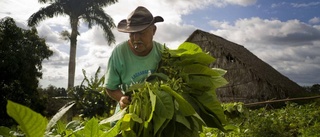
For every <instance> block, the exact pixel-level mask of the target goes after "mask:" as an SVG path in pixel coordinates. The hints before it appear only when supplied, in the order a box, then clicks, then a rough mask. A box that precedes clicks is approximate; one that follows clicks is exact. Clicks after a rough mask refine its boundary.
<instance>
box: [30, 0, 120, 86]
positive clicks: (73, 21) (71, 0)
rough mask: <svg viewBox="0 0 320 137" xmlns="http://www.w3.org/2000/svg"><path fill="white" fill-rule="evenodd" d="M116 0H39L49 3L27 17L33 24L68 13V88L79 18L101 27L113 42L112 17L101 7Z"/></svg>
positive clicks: (107, 37) (90, 25) (73, 60)
mask: <svg viewBox="0 0 320 137" xmlns="http://www.w3.org/2000/svg"><path fill="white" fill-rule="evenodd" d="M116 2H117V0H39V3H45V4H47V3H49V4H50V5H49V6H47V7H45V8H41V9H40V10H39V11H37V12H36V13H34V14H32V15H31V16H30V18H29V19H28V25H29V26H35V25H37V24H38V23H39V22H40V21H42V20H45V19H46V18H52V17H54V16H58V15H68V16H69V18H70V26H71V35H70V57H69V72H68V89H70V88H72V87H73V86H74V77H75V68H76V49H77V36H78V35H80V34H79V32H78V26H79V20H80V19H83V20H84V21H85V22H87V23H88V28H91V27H92V25H95V24H96V25H98V26H99V27H102V29H103V31H104V34H105V38H106V39H107V41H108V44H109V45H110V44H111V43H114V42H115V38H114V35H113V33H112V31H111V29H112V28H114V27H115V24H114V22H113V19H112V18H111V17H110V16H109V15H108V14H106V13H105V12H104V11H103V9H102V7H104V6H108V5H111V4H114V3H116Z"/></svg>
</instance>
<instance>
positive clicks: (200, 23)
mask: <svg viewBox="0 0 320 137" xmlns="http://www.w3.org/2000/svg"><path fill="white" fill-rule="evenodd" d="M46 6H47V5H45V4H39V3H38V1H37V0H22V1H17V0H0V18H1V19H2V18H4V17H11V18H13V19H14V20H15V21H16V23H17V25H18V26H19V27H22V28H25V29H28V27H27V19H28V18H29V17H30V16H31V15H32V14H33V13H35V12H37V11H38V10H39V9H40V8H41V7H46ZM137 6H144V7H146V8H148V9H149V10H150V12H151V13H152V14H153V15H154V16H162V17H163V18H164V22H161V23H157V24H156V25H157V32H156V34H155V36H154V40H156V41H158V42H160V43H163V44H165V45H166V46H168V47H169V48H171V49H176V48H177V47H178V46H179V45H180V44H181V43H183V42H184V41H185V40H186V39H187V38H188V37H189V36H190V35H191V34H192V33H193V32H194V31H195V30H197V29H200V30H203V31H206V32H210V33H212V34H214V35H217V36H220V37H222V38H224V39H226V40H229V41H232V42H234V43H237V44H239V45H242V46H244V47H245V48H247V49H248V50H249V51H250V52H252V53H253V54H255V55H256V56H257V57H259V58H260V59H261V60H263V61H264V62H266V63H268V64H269V65H270V66H272V67H273V68H275V69H276V70H277V71H279V72H280V73H281V74H283V75H284V76H286V77H288V78H289V79H291V80H292V81H294V82H296V83H297V84H299V85H300V86H312V85H314V84H319V83H320V73H319V70H320V14H319V11H320V1H319V0H118V2H117V3H116V4H113V5H110V6H108V7H105V8H104V10H105V12H106V13H107V14H109V15H110V16H111V17H112V18H113V20H114V23H115V24H118V22H119V21H120V20H122V19H126V18H127V16H128V15H129V13H130V12H131V11H133V10H134V9H135V8H136V7H137ZM68 19H69V18H68V17H67V16H57V17H54V18H48V19H47V20H45V21H42V22H41V23H39V24H38V25H37V26H36V28H37V30H38V33H39V36H40V37H43V38H45V39H46V43H47V45H48V46H49V47H50V49H51V50H52V51H53V52H54V54H53V56H51V57H50V58H49V60H44V61H43V64H42V66H43V68H42V72H43V76H42V79H40V86H41V87H43V88H46V87H47V86H48V85H53V86H56V87H64V88H66V87H67V76H68V62H69V42H68V41H65V40H62V39H61V37H60V35H59V33H60V32H61V31H63V30H68V31H70V30H71V29H70V25H69V20H68ZM79 31H80V36H79V37H78V43H77V57H76V63H77V65H76V76H75V80H76V81H75V85H79V84H80V83H81V81H82V80H83V73H82V71H83V70H85V71H86V74H87V77H93V76H94V74H95V72H96V70H97V69H98V68H99V67H101V72H100V76H102V75H103V74H104V73H105V71H106V69H105V68H106V66H107V62H108V58H109V56H110V54H111V52H112V50H113V48H114V47H115V46H116V45H117V44H118V43H120V42H122V41H125V40H128V38H129V36H128V34H126V33H120V32H118V31H117V29H116V28H114V29H113V33H114V35H115V37H116V43H115V44H112V45H108V44H107V41H106V40H105V39H104V36H103V32H102V30H101V28H99V27H97V26H94V27H93V28H92V29H88V27H87V25H86V24H85V23H84V22H81V23H80V24H79Z"/></svg>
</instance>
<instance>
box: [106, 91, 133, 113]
mask: <svg viewBox="0 0 320 137" xmlns="http://www.w3.org/2000/svg"><path fill="white" fill-rule="evenodd" d="M106 92H107V94H108V95H109V96H110V97H111V98H112V99H114V100H116V101H118V102H119V104H120V108H121V109H124V108H125V107H127V106H128V105H129V104H130V100H129V96H125V95H124V94H123V93H122V92H121V90H120V89H117V90H110V89H107V91H106Z"/></svg>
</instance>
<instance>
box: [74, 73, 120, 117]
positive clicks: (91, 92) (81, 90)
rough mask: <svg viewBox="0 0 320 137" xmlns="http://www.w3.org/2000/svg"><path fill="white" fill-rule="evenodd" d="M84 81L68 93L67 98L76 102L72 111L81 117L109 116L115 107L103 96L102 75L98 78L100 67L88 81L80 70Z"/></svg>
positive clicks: (107, 97) (113, 102)
mask: <svg viewBox="0 0 320 137" xmlns="http://www.w3.org/2000/svg"><path fill="white" fill-rule="evenodd" d="M82 73H83V76H84V79H83V81H82V82H81V85H80V86H78V87H75V88H73V89H72V90H70V91H69V93H68V94H69V96H70V97H71V98H72V99H73V100H74V101H75V102H76V104H75V108H74V109H73V110H75V111H77V113H79V114H80V115H81V117H84V118H85V117H88V118H92V117H94V116H104V115H106V116H109V115H111V114H112V111H111V110H113V109H114V107H115V101H114V100H112V99H111V98H110V97H109V96H107V95H106V94H105V88H104V86H103V84H104V79H105V78H104V75H103V76H102V77H99V74H100V67H99V68H98V69H97V71H96V72H95V75H94V77H91V78H90V79H89V78H88V77H87V76H86V71H85V70H82Z"/></svg>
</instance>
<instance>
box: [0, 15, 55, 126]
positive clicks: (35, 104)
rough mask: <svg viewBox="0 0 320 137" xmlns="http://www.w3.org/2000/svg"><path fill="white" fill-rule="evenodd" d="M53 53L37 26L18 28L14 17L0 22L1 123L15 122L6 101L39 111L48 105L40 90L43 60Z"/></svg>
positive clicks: (7, 124) (5, 124) (6, 124)
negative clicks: (28, 28)
mask: <svg viewBox="0 0 320 137" xmlns="http://www.w3.org/2000/svg"><path fill="white" fill-rule="evenodd" d="M52 54H53V52H52V51H51V50H50V49H49V47H48V46H47V45H46V43H45V40H44V39H43V38H40V37H39V36H38V32H37V30H36V29H35V28H31V29H30V30H26V29H22V28H19V27H18V26H17V25H16V23H15V21H14V20H13V19H12V18H9V17H7V18H3V19H1V21H0V98H1V99H0V110H1V111H0V125H4V126H10V125H12V124H14V121H13V120H12V119H11V118H10V117H9V116H8V115H7V113H6V111H5V110H6V109H5V108H6V104H7V100H13V101H15V102H18V103H20V104H23V105H26V106H28V107H30V108H32V109H34V110H36V111H37V112H41V113H42V114H43V111H44V109H45V107H44V106H45V104H44V102H43V100H42V99H41V98H40V96H39V93H38V92H37V87H38V82H39V81H38V78H41V76H42V72H41V69H42V61H43V60H44V59H48V58H49V57H50V56H51V55H52Z"/></svg>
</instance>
